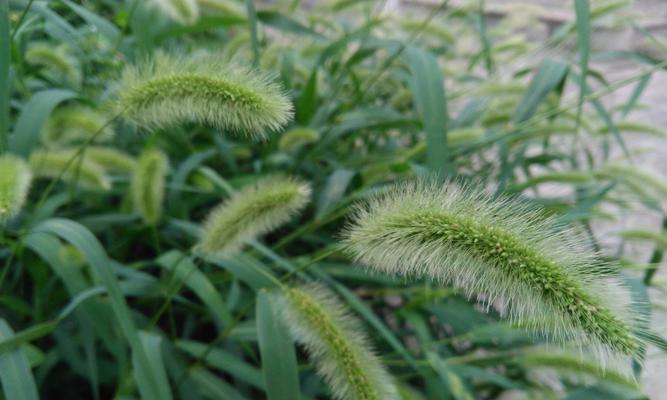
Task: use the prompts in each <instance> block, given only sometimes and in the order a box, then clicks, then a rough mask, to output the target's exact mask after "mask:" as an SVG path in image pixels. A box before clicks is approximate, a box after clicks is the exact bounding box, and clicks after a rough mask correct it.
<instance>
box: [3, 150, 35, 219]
mask: <svg viewBox="0 0 667 400" xmlns="http://www.w3.org/2000/svg"><path fill="white" fill-rule="evenodd" d="M31 180H32V173H31V172H30V168H29V167H28V164H27V163H26V162H25V161H23V159H22V158H19V157H16V156H12V155H3V156H0V222H3V221H5V220H7V219H9V218H11V217H13V216H15V215H16V214H18V212H19V211H21V208H23V205H24V204H25V200H26V197H27V196H28V191H29V190H30V182H31Z"/></svg>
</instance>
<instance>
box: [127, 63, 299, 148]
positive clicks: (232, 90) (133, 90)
mask: <svg viewBox="0 0 667 400" xmlns="http://www.w3.org/2000/svg"><path fill="white" fill-rule="evenodd" d="M116 96H117V102H116V107H117V111H118V112H120V113H121V114H122V115H123V116H124V117H125V118H126V119H127V120H129V121H131V122H134V123H136V124H137V125H140V126H145V127H149V128H152V127H167V126H170V125H175V124H179V123H184V122H196V123H202V124H207V125H212V126H214V127H217V128H219V129H222V130H229V131H233V132H240V133H243V134H245V135H247V136H250V137H263V136H264V135H265V134H266V132H267V131H275V130H277V129H278V128H280V127H282V126H283V125H285V124H286V123H287V122H288V121H289V120H290V119H291V118H292V104H291V103H290V101H289V99H288V98H287V97H286V96H285V94H284V93H283V91H282V89H281V88H280V87H279V86H278V85H277V84H275V83H273V82H272V81H271V78H270V77H269V76H267V75H265V74H263V73H261V72H259V71H255V70H250V69H248V68H246V67H242V66H238V65H230V64H229V62H227V61H223V60H222V59H221V58H219V57H216V56H214V55H204V56H191V57H183V58H176V57H173V56H167V55H164V54H158V55H157V56H156V57H155V59H154V60H153V61H152V62H150V63H146V64H143V65H140V66H129V67H127V68H126V69H125V71H124V72H123V76H122V78H121V80H120V82H119V84H118V87H117V88H116Z"/></svg>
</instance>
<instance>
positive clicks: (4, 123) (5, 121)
mask: <svg viewBox="0 0 667 400" xmlns="http://www.w3.org/2000/svg"><path fill="white" fill-rule="evenodd" d="M8 3H9V0H0V43H2V45H1V46H0V154H2V153H4V152H5V151H7V140H8V139H7V138H8V136H9V89H10V86H9V65H10V63H11V52H10V48H11V46H10V45H9V40H10V38H9V4H8Z"/></svg>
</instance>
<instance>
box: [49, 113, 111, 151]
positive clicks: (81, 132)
mask: <svg viewBox="0 0 667 400" xmlns="http://www.w3.org/2000/svg"><path fill="white" fill-rule="evenodd" d="M108 120H109V117H107V116H106V115H104V114H103V113H101V112H99V111H96V110H93V109H91V108H88V107H82V106H67V107H61V108H58V109H57V110H56V111H54V112H53V113H52V114H51V116H50V117H49V119H48V121H47V122H46V124H45V125H44V129H43V130H42V142H43V143H44V144H45V145H46V146H49V147H61V146H66V145H70V144H72V143H77V142H84V141H86V140H89V139H91V138H92V136H93V135H95V142H105V141H109V140H111V139H112V138H113V136H114V131H113V129H112V128H111V126H109V125H108Z"/></svg>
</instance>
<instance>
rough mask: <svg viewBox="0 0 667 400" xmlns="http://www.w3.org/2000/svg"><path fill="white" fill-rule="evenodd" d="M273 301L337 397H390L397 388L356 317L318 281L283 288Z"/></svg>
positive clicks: (395, 396)
mask: <svg viewBox="0 0 667 400" xmlns="http://www.w3.org/2000/svg"><path fill="white" fill-rule="evenodd" d="M282 299H283V302H284V304H283V305H282V306H281V307H279V309H280V310H281V312H282V315H283V318H284V319H285V320H286V321H287V323H286V326H287V327H288V328H289V330H290V333H291V334H292V336H293V338H294V340H295V341H297V342H298V343H300V344H301V345H303V346H304V347H305V349H306V351H307V352H308V356H309V357H310V359H311V361H312V362H313V364H315V367H316V368H317V372H318V373H319V374H320V375H321V376H322V377H323V378H324V380H325V381H326V382H327V384H328V385H329V387H330V388H331V391H332V393H333V397H334V398H335V399H340V400H393V399H398V398H399V397H398V392H397V390H396V387H395V385H394V383H393V381H392V378H391V376H390V375H389V373H388V372H387V370H386V369H385V367H384V366H383V365H382V363H381V361H380V360H379V359H378V358H377V357H376V356H375V355H374V354H373V350H372V347H371V345H370V341H369V339H368V338H367V337H366V335H365V334H364V330H363V327H362V326H361V324H360V323H359V321H358V320H357V319H356V318H354V317H352V316H351V315H349V312H348V311H347V310H346V308H345V306H343V304H341V303H340V301H339V300H338V299H337V298H336V297H335V296H334V295H333V294H332V293H331V292H330V291H329V290H327V289H325V288H324V287H322V286H319V285H309V286H302V287H299V288H289V289H286V290H285V292H284V295H283V297H282Z"/></svg>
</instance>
